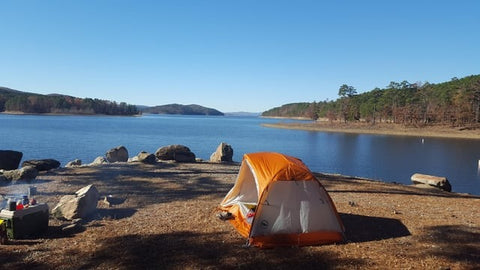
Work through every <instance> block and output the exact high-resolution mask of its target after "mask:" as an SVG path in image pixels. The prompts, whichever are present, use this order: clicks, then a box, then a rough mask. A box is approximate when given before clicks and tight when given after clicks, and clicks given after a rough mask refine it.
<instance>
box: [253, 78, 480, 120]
mask: <svg viewBox="0 0 480 270" xmlns="http://www.w3.org/2000/svg"><path fill="white" fill-rule="evenodd" d="M338 94H339V98H338V99H337V100H335V101H321V102H312V103H295V104H287V105H284V106H282V107H279V108H274V109H271V110H268V111H266V112H264V113H263V114H262V116H284V117H299V116H303V117H305V116H307V117H309V118H312V119H317V118H327V119H329V120H331V121H333V120H341V121H345V122H348V121H358V120H363V121H367V122H371V123H375V122H377V121H381V122H393V123H403V124H406V125H425V124H448V125H452V126H464V125H468V124H476V123H479V122H480V75H472V76H468V77H465V78H462V79H458V78H452V79H451V81H449V82H444V83H439V84H430V83H409V82H407V81H403V82H399V83H398V82H391V83H390V84H389V85H388V86H387V87H386V88H383V89H380V88H376V89H373V90H371V91H369V92H365V93H362V94H357V92H356V89H355V88H354V87H353V86H348V85H342V86H341V87H340V89H339V92H338Z"/></svg>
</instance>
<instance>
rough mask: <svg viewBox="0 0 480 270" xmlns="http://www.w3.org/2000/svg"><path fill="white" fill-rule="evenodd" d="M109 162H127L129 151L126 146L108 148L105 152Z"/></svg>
mask: <svg viewBox="0 0 480 270" xmlns="http://www.w3.org/2000/svg"><path fill="white" fill-rule="evenodd" d="M105 156H106V157H107V160H108V162H127V161H128V151H127V148H125V146H118V147H115V148H112V149H110V150H108V152H107V153H106V154H105Z"/></svg>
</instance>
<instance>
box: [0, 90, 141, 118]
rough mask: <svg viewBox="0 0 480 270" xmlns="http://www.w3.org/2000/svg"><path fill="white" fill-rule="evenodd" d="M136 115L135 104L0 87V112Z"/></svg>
mask: <svg viewBox="0 0 480 270" xmlns="http://www.w3.org/2000/svg"><path fill="white" fill-rule="evenodd" d="M4 111H9V112H22V113H58V114H106V115H135V114H138V113H139V111H138V109H137V107H136V106H135V105H129V104H126V103H125V102H121V103H117V102H115V101H107V100H100V99H91V98H77V97H72V96H65V95H40V94H35V93H27V92H21V91H17V90H13V89H9V88H5V87H0V112H4Z"/></svg>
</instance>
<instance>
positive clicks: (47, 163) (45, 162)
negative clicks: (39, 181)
mask: <svg viewBox="0 0 480 270" xmlns="http://www.w3.org/2000/svg"><path fill="white" fill-rule="evenodd" d="M26 166H32V167H35V169H37V171H39V172H42V171H49V170H51V169H56V168H58V167H60V162H59V161H58V160H55V159H51V158H50V159H32V160H26V161H24V162H23V163H22V167H26Z"/></svg>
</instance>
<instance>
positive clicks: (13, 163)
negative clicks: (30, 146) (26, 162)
mask: <svg viewBox="0 0 480 270" xmlns="http://www.w3.org/2000/svg"><path fill="white" fill-rule="evenodd" d="M22 157H23V153H22V152H18V151H13V150H0V170H8V171H11V170H16V169H18V165H20V160H22Z"/></svg>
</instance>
